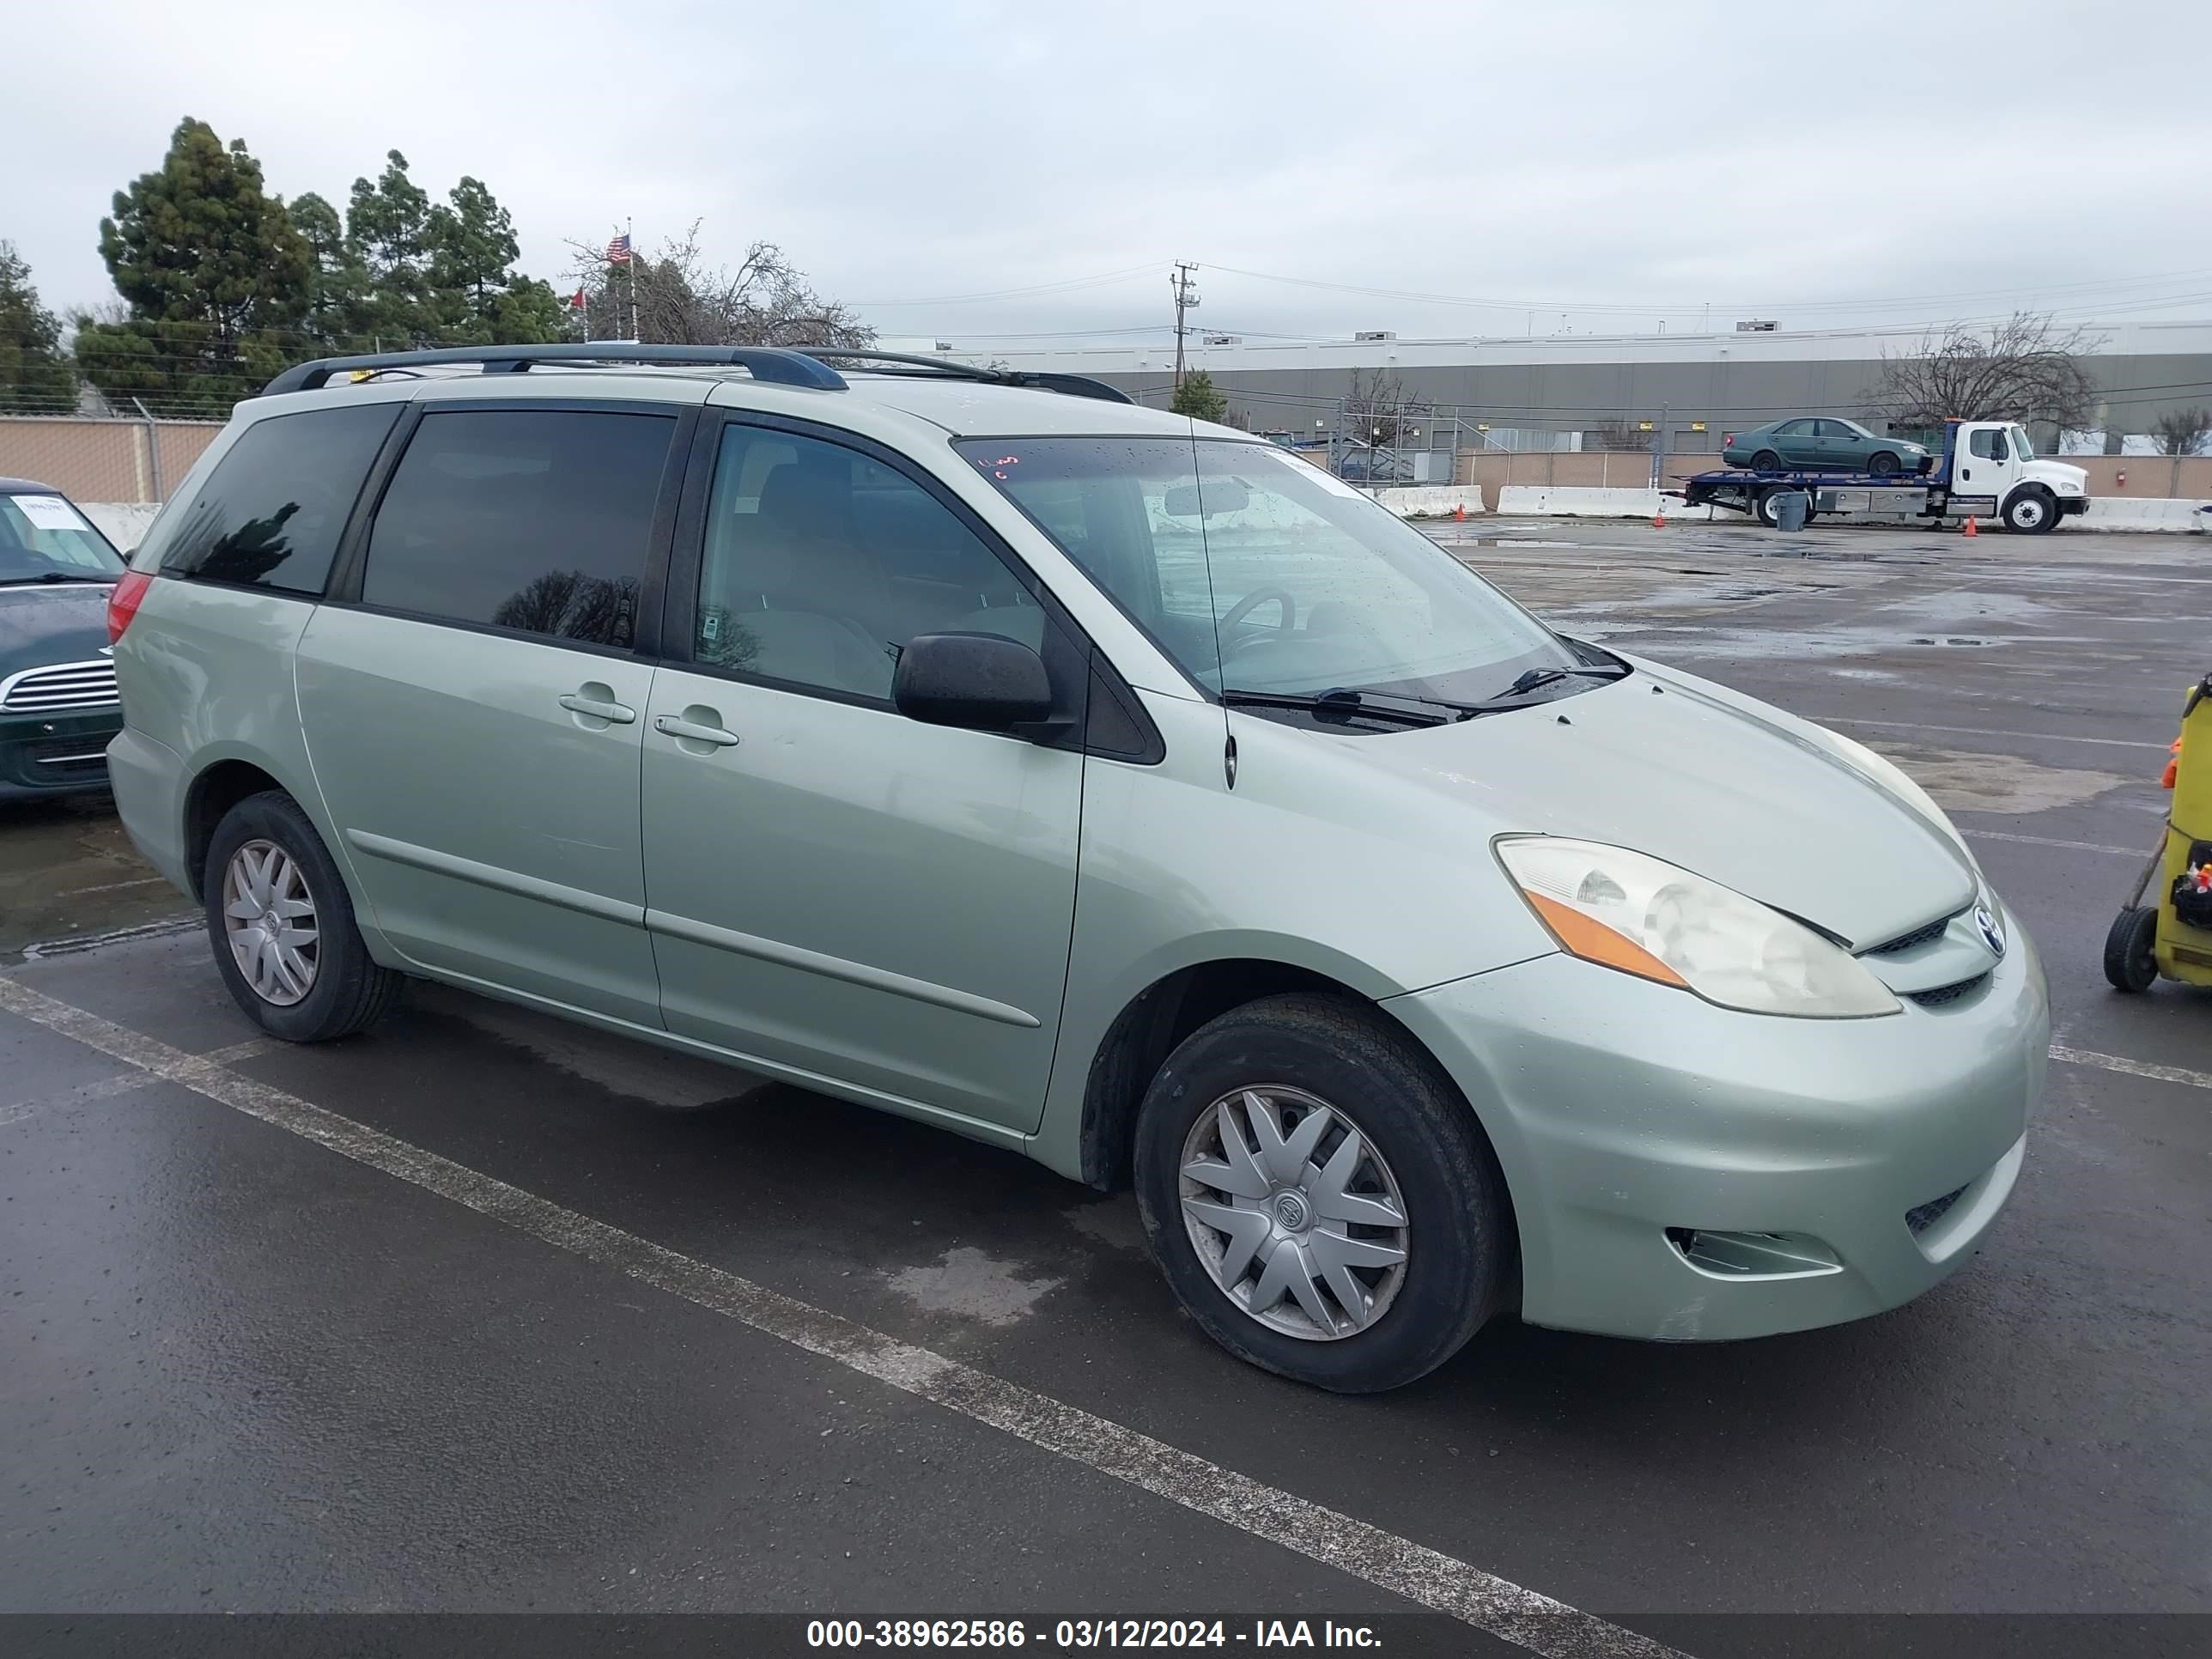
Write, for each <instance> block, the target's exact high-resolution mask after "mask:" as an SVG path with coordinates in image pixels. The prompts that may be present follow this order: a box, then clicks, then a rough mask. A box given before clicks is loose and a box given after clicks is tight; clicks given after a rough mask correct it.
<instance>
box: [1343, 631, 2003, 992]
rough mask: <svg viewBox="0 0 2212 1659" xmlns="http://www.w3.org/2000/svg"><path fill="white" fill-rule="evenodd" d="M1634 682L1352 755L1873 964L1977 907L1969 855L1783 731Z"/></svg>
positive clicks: (1494, 816)
mask: <svg viewBox="0 0 2212 1659" xmlns="http://www.w3.org/2000/svg"><path fill="white" fill-rule="evenodd" d="M1657 684H1660V681H1659V678H1658V677H1657V676H1656V675H1653V674H1650V673H1637V674H1633V675H1631V676H1630V677H1629V678H1627V679H1626V680H1623V681H1621V682H1620V683H1619V684H1613V685H1605V686H1600V687H1598V688H1596V689H1595V690H1589V691H1585V692H1583V693H1581V694H1580V695H1578V696H1570V697H1565V698H1561V699H1559V700H1558V701H1556V702H1549V703H1543V704H1539V705H1537V706H1535V707H1533V708H1527V709H1521V710H1516V711H1514V712H1513V713H1510V714H1495V715H1492V716H1489V717H1488V718H1486V719H1482V720H1469V721H1468V722H1466V723H1464V724H1462V725H1458V726H1439V727H1437V728H1436V729H1435V730H1433V731H1426V732H1408V733H1406V734H1404V735H1403V736H1400V737H1392V738H1388V739H1384V740H1376V739H1372V738H1362V739H1355V740H1353V741H1357V742H1358V743H1360V744H1362V745H1363V746H1362V747H1361V748H1359V749H1358V750H1356V751H1355V752H1356V753H1358V755H1359V756H1360V757H1362V758H1363V759H1365V760H1368V761H1370V762H1372V763H1375V764H1377V765H1383V766H1386V767H1388V768H1389V769H1391V770H1393V771H1395V772H1397V773H1399V774H1400V775H1401V776H1403V777H1406V778H1407V779H1409V780H1411V781H1415V782H1419V783H1422V784H1425V785H1426V786H1428V787H1431V788H1434V789H1438V790H1443V791H1447V792H1449V793H1452V794H1454V795H1456V796H1457V797H1458V798H1459V799H1462V800H1463V801H1464V802H1466V804H1467V805H1469V806H1473V807H1475V808H1477V809H1478V810H1479V811H1480V812H1481V814H1482V817H1483V818H1484V819H1485V820H1486V823H1485V824H1484V828H1485V829H1488V830H1489V831H1491V832H1492V833H1496V832H1498V831H1504V832H1508V833H1514V832H1520V833H1528V832H1535V833H1539V834H1547V835H1554V836H1574V837H1577V838H1580V839H1583V840H1587V841H1595V842H1610V843H1612V844H1613V845H1615V846H1620V847H1631V848H1636V849H1637V850H1638V851H1640V852H1644V853H1649V854H1652V855H1653V856H1654V857H1656V858H1661V859H1664V860H1667V861H1668V863H1670V864H1676V865H1680V866H1681V867H1682V868H1684V869H1686V870H1692V871H1695V872H1698V873H1699V874H1700V875H1702V876H1705V877H1707V878H1710V879H1711V880H1714V881H1717V882H1720V883H1723V884H1725V885H1727V886H1729V887H1733V888H1734V889H1735V890H1736V891H1738V892H1740V893H1745V894H1747V895H1749V896H1751V897H1753V898H1755V899H1758V900H1759V901H1760V902H1762V903H1765V904H1770V905H1772V906H1773V907H1774V908H1776V909H1778V910H1783V911H1785V912H1788V913H1789V914H1790V915H1796V916H1799V917H1802V918H1803V919H1804V920H1806V921H1810V922H1812V923H1814V925H1815V926H1817V927H1823V928H1825V929H1826V930H1827V931H1828V932H1829V933H1832V934H1834V935H1836V936H1838V938H1841V939H1846V940H1849V941H1850V943H1851V945H1853V946H1854V947H1855V948H1858V949H1864V948H1866V947H1868V946H1869V945H1877V944H1879V943H1881V941H1882V940H1884V939H1893V938H1896V937H1897V936H1898V935H1899V934H1901V933H1906V932H1909V931H1910V930H1911V929H1912V928H1915V927H1919V926H1920V925H1921V924H1922V923H1923V922H1926V921H1930V920H1932V919H1934V918H1936V917H1938V916H1944V915H1952V914H1954V912H1956V911H1958V910H1959V909H1960V908H1963V907H1964V906H1966V905H1967V904H1970V903H1972V902H1973V896H1974V893H1975V890H1976V881H1975V877H1974V873H1973V871H1972V867H1971V866H1970V865H1969V864H1968V862H1967V860H1966V856H1965V854H1962V853H1961V852H1960V850H1959V848H1957V847H1956V846H1955V845H1954V844H1953V843H1952V842H1949V841H1948V840H1947V839H1946V838H1945V836H1943V834H1942V831H1941V830H1940V829H1937V828H1936V826H1935V825H1934V824H1931V823H1929V822H1928V821H1927V820H1926V819H1924V818H1923V817H1921V816H1920V815H1919V814H1918V813H1917V812H1915V811H1911V810H1909V809H1907V808H1906V807H1905V806H1904V805H1902V804H1900V803H1899V801H1898V799H1897V798H1896V797H1895V796H1893V795H1892V794H1891V793H1889V792H1888V791H1887V790H1886V789H1883V788H1881V787H1879V786H1878V785H1876V784H1875V783H1874V782H1873V781H1870V780H1869V779H1868V778H1867V777H1866V776H1865V775H1863V774H1862V773H1860V772H1859V771H1858V770H1857V769H1855V768H1853V767H1851V766H1850V765H1848V764H1846V763H1844V761H1843V759H1842V758H1841V757H1838V756H1836V755H1834V754H1832V753H1829V752H1827V751H1826V750H1822V749H1820V748H1819V747H1818V746H1816V745H1815V744H1813V743H1811V742H1810V741H1808V739H1807V738H1803V737H1802V736H1800V735H1798V734H1796V733H1795V732H1790V731H1789V730H1788V729H1787V728H1786V727H1785V726H1783V725H1781V724H1780V723H1779V722H1778V721H1774V720H1768V719H1765V718H1763V717H1762V716H1761V715H1760V714H1758V713H1755V712H1753V710H1750V709H1744V708H1733V707H1730V706H1729V705H1728V704H1726V703H1723V702H1720V701H1718V700H1717V699H1716V698H1713V697H1711V696H1706V695H1705V694H1704V693H1702V692H1700V691H1699V690H1696V689H1694V688H1692V687H1689V686H1685V685H1681V684H1674V683H1669V684H1667V686H1666V689H1665V690H1664V691H1663V692H1659V693H1656V694H1655V690H1654V688H1655V686H1656V685H1657Z"/></svg>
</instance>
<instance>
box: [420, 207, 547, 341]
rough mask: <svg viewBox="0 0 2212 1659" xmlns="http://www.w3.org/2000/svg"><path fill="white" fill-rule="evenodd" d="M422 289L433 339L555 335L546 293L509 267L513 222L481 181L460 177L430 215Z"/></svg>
mask: <svg viewBox="0 0 2212 1659" xmlns="http://www.w3.org/2000/svg"><path fill="white" fill-rule="evenodd" d="M428 240H429V246H430V286H431V290H432V295H433V304H434V306H435V308H436V311H437V313H438V320H439V326H440V328H441V338H442V339H444V340H447V341H467V342H470V343H474V344H479V345H515V344H526V343H534V342H538V341H542V340H557V339H559V338H560V337H561V322H562V319H561V302H560V301H559V300H558V299H556V297H555V296H554V293H553V290H552V289H550V288H549V287H547V286H546V284H545V283H542V282H535V281H533V280H532V279H531V278H529V277H527V276H524V275H522V273H521V272H520V271H518V270H513V269H511V267H512V266H513V264H514V261H515V258H516V256H517V254H518V253H519V252H520V249H519V248H518V246H517V245H516V242H515V239H514V221H513V218H512V217H511V216H509V215H508V213H507V210H506V209H505V208H503V207H501V205H500V204H499V198H498V197H495V196H494V195H493V194H492V193H491V191H490V189H489V186H487V185H485V184H484V182H483V180H482V179H471V178H468V177H466V176H464V177H463V178H462V179H461V182H460V183H459V184H458V185H454V186H453V190H452V191H451V192H450V193H449V194H448V195H447V198H446V200H445V201H444V202H443V203H441V204H439V205H438V206H436V207H434V208H432V209H431V210H430V213H429V230H428Z"/></svg>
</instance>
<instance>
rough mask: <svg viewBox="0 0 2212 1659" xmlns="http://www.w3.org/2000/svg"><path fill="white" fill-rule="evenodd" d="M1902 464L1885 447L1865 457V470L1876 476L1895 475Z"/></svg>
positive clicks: (1888, 476)
mask: <svg viewBox="0 0 2212 1659" xmlns="http://www.w3.org/2000/svg"><path fill="white" fill-rule="evenodd" d="M1900 465H1903V463H1901V462H1900V461H1899V459H1897V457H1896V456H1894V455H1893V454H1891V453H1889V452H1888V451H1887V450H1886V449H1885V450H1882V451H1881V452H1880V453H1877V454H1875V455H1871V456H1869V457H1868V459H1867V471H1869V472H1871V473H1873V474H1874V476H1875V477H1877V478H1893V477H1896V476H1897V471H1898V468H1899V466H1900Z"/></svg>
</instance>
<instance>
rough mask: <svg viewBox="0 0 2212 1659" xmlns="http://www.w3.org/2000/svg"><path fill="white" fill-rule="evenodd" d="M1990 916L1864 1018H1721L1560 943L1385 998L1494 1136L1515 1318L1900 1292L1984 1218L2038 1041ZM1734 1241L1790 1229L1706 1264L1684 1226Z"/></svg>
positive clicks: (1835, 1301)
mask: <svg viewBox="0 0 2212 1659" xmlns="http://www.w3.org/2000/svg"><path fill="white" fill-rule="evenodd" d="M2008 932H2009V933H2010V935H2011V939H2012V941H2013V944H2012V948H2011V950H2010V951H2009V952H2008V954H2007V956H2006V957H2004V958H2003V960H2002V961H2001V962H2000V963H1998V964H1997V966H1996V969H1994V970H1993V971H1992V972H1991V974H1990V977H1989V979H1988V980H1987V981H1985V983H1984V985H1983V986H1982V987H1980V988H1979V989H1978V990H1976V991H1974V992H1972V993H1971V994H1968V995H1966V996H1964V997H1961V998H1960V999H1959V1000H1956V1001H1954V1002H1951V1003H1948V1004H1945V1005H1943V1006H1940V1007H1934V1008H1927V1007H1921V1006H1917V1005H1916V1004H1913V1003H1911V1002H1907V1003H1906V1004H1905V1007H1904V1010H1903V1012H1899V1013H1896V1014H1892V1015H1887V1016H1885V1017H1883V1018H1877V1019H1838V1020H1820V1019H1788V1018H1773V1017H1771V1016H1761V1015H1755V1014H1743V1013H1737V1012H1731V1011H1729V1010H1727V1009H1723V1008H1718V1007H1716V1006H1713V1005H1712V1004H1711V1003H1707V1002H1705V1001H1703V1000H1700V999H1699V998H1697V997H1694V996H1692V995H1690V994H1687V993H1686V992H1683V991H1679V990H1674V989H1669V988H1668V987H1664V986H1660V985H1655V984H1652V983H1650V981H1644V980H1639V979H1635V978H1632V977H1631V976H1630V975H1626V974H1620V973H1615V972H1613V971H1612V970H1611V969H1604V968H1599V967H1595V966H1594V965H1592V964H1590V963H1584V962H1580V961H1577V960H1576V959H1575V958H1573V957H1567V956H1564V955H1553V956H1547V957H1539V958H1537V959H1536V960H1534V961H1532V962H1527V963H1520V964H1518V965H1517V966H1515V967H1511V968H1505V969H1498V970H1497V971H1496V972H1494V973H1489V974H1483V975H1476V976H1475V977H1474V978H1472V979H1465V980H1459V981H1454V982H1452V983H1450V984H1448V985H1442V986H1437V987H1434V988H1432V989H1430V990H1427V991H1422V992H1416V993H1413V994H1408V995H1405V996H1401V997H1395V998H1392V999H1391V1000H1389V1002H1387V1003H1385V1004H1384V1005H1383V1006H1385V1007H1388V1008H1389V1009H1390V1010H1391V1011H1392V1012H1395V1014H1396V1015H1397V1016H1398V1017H1399V1018H1401V1020H1403V1021H1404V1023H1405V1024H1407V1027H1408V1028H1410V1029H1411V1030H1413V1033H1414V1034H1415V1035H1416V1036H1419V1037H1420V1038H1421V1039H1422V1040H1423V1041H1424V1042H1426V1043H1427V1044H1428V1046H1429V1048H1430V1051H1431V1053H1432V1054H1436V1055H1437V1058H1438V1059H1439V1060H1442V1061H1443V1064H1444V1066H1446V1067H1447V1069H1449V1071H1450V1072H1451V1073H1452V1074H1453V1076H1454V1078H1455V1079H1456V1080H1457V1081H1458V1083H1459V1084H1460V1086H1461V1088H1462V1090H1463V1091H1465V1093H1466V1095H1467V1097H1468V1100H1469V1101H1470V1102H1472V1103H1474V1107H1475V1109H1476V1111H1477V1113H1478V1114H1479V1115H1480V1117H1481V1118H1482V1121H1483V1125H1484V1127H1485V1128H1486V1130H1488V1132H1489V1133H1490V1138H1491V1141H1492V1145H1493V1146H1495V1147H1496V1149H1497V1152H1498V1161H1499V1164H1501V1166H1502V1167H1503V1168H1504V1173H1505V1177H1506V1182H1507V1185H1508V1187H1509V1188H1510V1191H1511V1193H1512V1197H1513V1204H1514V1209H1515V1212H1516V1219H1517V1221H1518V1224H1519V1228H1520V1237H1521V1255H1522V1262H1521V1269H1522V1309H1521V1311H1522V1317H1523V1318H1524V1319H1526V1320H1528V1322H1530V1323H1532V1324H1537V1325H1549V1326H1556V1327H1558V1328H1562V1329H1566V1330H1578V1331H1593V1332H1598V1333H1601V1334H1607V1335H1613V1336H1633V1337H1645V1338H1654V1339H1659V1340H1680V1341H1690V1340H1729V1339H1734V1338H1741V1337H1751V1336H1765V1335H1770V1334H1774V1333H1777V1332H1781V1331H1794V1330H1806V1329H1810V1328H1814V1327H1815V1326H1820V1325H1832V1324H1837V1323H1840V1322H1843V1321H1845V1320H1850V1319H1857V1318H1862V1317H1863V1316H1866V1315H1869V1314H1874V1313H1880V1312H1881V1311H1882V1310H1885V1309H1888V1308H1893V1307H1896V1306H1898V1305H1899V1304H1901V1303H1905V1302H1908V1301H1910V1300H1911V1299H1912V1298H1913V1297H1916V1296H1918V1295H1919V1294H1920V1293H1921V1292H1922V1291H1926V1290H1928V1289H1929V1288H1930V1287H1931V1286H1933V1285H1936V1284H1937V1283H1938V1282H1939V1281H1941V1280H1942V1279H1943V1278H1944V1277H1946V1276H1947V1275H1948V1273H1951V1272H1952V1271H1953V1270H1954V1268H1956V1267H1958V1266H1959V1265H1960V1263H1961V1262H1963V1261H1965V1260H1966V1257H1967V1256H1969V1255H1972V1252H1973V1249H1974V1247H1975V1245H1976V1244H1977V1243H1978V1242H1979V1240H1980V1239H1981V1237H1983V1236H1984V1234H1985V1233H1986V1232H1987V1231H1988V1230H1989V1228H1990V1225H1991V1224H1992V1223H1993V1222H1994V1221H1995V1220H1996V1217H1997V1214H1998V1212H2000V1211H2001V1210H2002V1208H2003V1206H2004V1204H2005V1201H2006V1200H2007V1199H2008V1197H2009V1196H2010V1195H2011V1191H2012V1186H2013V1182H2014V1180H2015V1177H2016V1176H2017V1175H2018V1173H2019V1170H2020V1165H2021V1153H2022V1150H2023V1142H2024V1137H2025V1134H2026V1131H2027V1118H2028V1114H2029V1111H2030V1109H2031V1108H2032V1107H2033V1103H2034V1102H2035V1100H2036V1098H2037V1097H2038V1096H2039V1094H2040V1093H2041V1091H2042V1085H2043V1074H2044V1069H2045V1063H2046V1060H2047V1055H2048V1044H2049V1040H2050V1009H2049V1002H2048V999H2047V996H2046V994H2045V988H2044V981H2043V969H2042V966H2041V964H2040V963H2039V962H2038V961H2037V960H2036V957H2035V951H2034V947H2033V945H2031V944H2030V943H2029V942H2028V939H2027V933H2025V931H2023V930H2022V929H2021V927H2020V926H2019V924H2018V922H2017V921H2012V922H2010V924H2009V927H2008ZM1947 1199H1948V1200H1949V1202H1948V1205H1945V1206H1943V1207H1942V1209H1941V1211H1940V1213H1938V1214H1936V1215H1934V1216H1932V1217H1931V1215H1930V1211H1931V1210H1934V1209H1935V1208H1936V1203H1937V1201H1938V1200H1947ZM1923 1206H1925V1207H1923ZM1908 1215H1911V1217H1912V1219H1911V1221H1910V1222H1908V1219H1907V1217H1908ZM1670 1230H1674V1231H1673V1236H1672V1237H1670ZM1731 1234H1734V1235H1751V1236H1753V1237H1752V1239H1751V1241H1750V1242H1749V1244H1748V1246H1747V1247H1744V1248H1737V1249H1735V1255H1736V1258H1737V1260H1738V1261H1739V1262H1741V1261H1744V1260H1746V1259H1747V1253H1748V1255H1756V1253H1757V1251H1758V1250H1759V1248H1761V1247H1760V1245H1759V1239H1758V1237H1757V1236H1759V1235H1765V1234H1778V1235H1783V1236H1784V1238H1785V1239H1786V1240H1787V1241H1788V1243H1786V1244H1784V1245H1782V1246H1779V1247H1776V1248H1777V1250H1778V1259H1777V1260H1776V1261H1773V1262H1772V1263H1771V1264H1768V1265H1769V1266H1771V1268H1772V1270H1771V1271H1766V1270H1762V1268H1761V1267H1759V1265H1758V1264H1756V1263H1754V1264H1753V1267H1752V1268H1751V1269H1750V1270H1742V1269H1741V1267H1739V1268H1738V1269H1737V1270H1734V1271H1720V1272H1716V1271H1711V1270H1709V1268H1710V1267H1711V1262H1712V1261H1713V1258H1714V1252H1712V1251H1711V1250H1705V1249H1699V1237H1703V1238H1705V1239H1706V1240H1711V1239H1712V1238H1714V1237H1715V1236H1719V1237H1723V1238H1725V1237H1727V1236H1728V1235H1731ZM1693 1235H1696V1236H1698V1237H1693ZM1807 1241H1811V1242H1812V1243H1814V1244H1817V1246H1819V1247H1820V1248H1819V1249H1809V1250H1808V1249H1807V1248H1806V1242H1807ZM1719 1254H1720V1255H1728V1254H1729V1252H1728V1251H1725V1250H1723V1251H1721V1252H1719ZM1692 1256H1696V1257H1697V1258H1698V1259H1699V1261H1705V1263H1707V1266H1704V1267H1701V1266H1699V1265H1698V1263H1697V1261H1693V1260H1692ZM1783 1257H1791V1258H1794V1259H1791V1260H1784V1259H1780V1258H1783Z"/></svg>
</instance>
